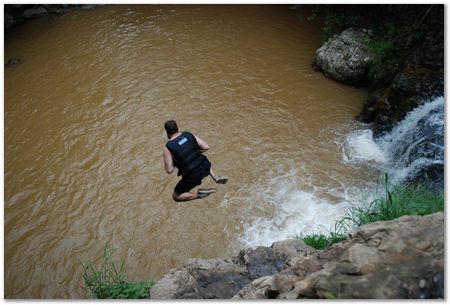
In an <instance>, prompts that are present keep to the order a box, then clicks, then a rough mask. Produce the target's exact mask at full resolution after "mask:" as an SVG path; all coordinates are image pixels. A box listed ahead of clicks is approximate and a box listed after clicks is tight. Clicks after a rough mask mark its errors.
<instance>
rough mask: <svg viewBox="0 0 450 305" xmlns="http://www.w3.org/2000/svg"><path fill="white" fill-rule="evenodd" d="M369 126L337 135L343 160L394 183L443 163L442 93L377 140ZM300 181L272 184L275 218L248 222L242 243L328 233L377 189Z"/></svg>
mask: <svg viewBox="0 0 450 305" xmlns="http://www.w3.org/2000/svg"><path fill="white" fill-rule="evenodd" d="M367 128H368V125H361V129H358V130H355V131H352V132H350V133H349V134H348V135H347V136H346V138H345V140H344V143H342V145H341V141H340V140H339V139H338V140H336V144H337V145H338V146H341V149H342V162H343V163H344V164H347V165H348V166H350V167H360V166H364V165H370V166H371V167H373V168H375V169H377V170H379V171H380V173H383V172H386V173H388V175H389V177H390V180H391V182H393V183H401V182H403V181H406V180H407V179H410V178H411V177H414V175H416V174H417V173H419V172H420V171H421V170H423V169H425V168H427V167H429V166H433V165H434V166H435V165H438V166H443V164H444V98H443V97H439V98H436V99H435V100H432V101H430V102H428V103H425V104H423V105H421V106H419V107H417V108H416V109H414V110H413V111H411V112H410V113H408V115H407V116H406V117H405V118H404V119H403V120H402V121H401V122H400V123H398V125H397V126H396V127H395V128H394V129H393V130H392V131H391V132H390V133H388V134H386V135H384V136H382V137H381V138H378V139H374V138H373V133H372V131H371V130H370V129H367ZM294 180H295V179H294ZM301 184H302V183H301V182H299V181H292V179H291V180H286V179H279V181H277V182H276V183H273V184H272V185H270V187H269V189H268V190H267V193H266V194H264V195H265V196H268V197H270V201H271V202H272V207H273V208H274V213H273V217H272V218H271V219H269V218H264V217H260V218H257V219H256V220H254V221H253V222H252V223H251V224H248V225H246V226H245V228H244V234H243V236H242V238H241V242H243V243H244V244H245V245H247V246H251V247H256V246H261V245H262V246H270V245H271V244H272V243H273V242H275V241H277V240H282V239H286V238H292V237H294V236H296V235H308V234H312V233H327V232H328V231H329V230H330V229H332V227H333V224H334V223H335V221H336V220H339V219H340V218H341V217H342V216H343V215H344V214H345V210H346V209H347V208H349V207H351V206H354V205H357V204H360V203H361V199H362V195H361V194H366V196H370V194H373V192H374V191H375V188H376V181H367V183H366V184H362V185H344V186H342V187H340V188H336V189H331V190H328V192H324V191H323V190H320V188H319V187H312V188H313V190H312V191H311V190H303V189H301V187H299V185H301ZM326 193H328V195H330V194H332V195H333V196H335V197H337V198H339V200H338V202H337V203H336V202H330V201H329V200H328V199H327V194H326ZM366 199H367V198H366Z"/></svg>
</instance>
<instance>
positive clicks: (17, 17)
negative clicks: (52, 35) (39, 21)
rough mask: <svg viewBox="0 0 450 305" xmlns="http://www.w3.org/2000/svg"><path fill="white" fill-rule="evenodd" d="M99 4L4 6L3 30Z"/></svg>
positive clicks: (87, 8) (91, 7) (94, 6)
mask: <svg viewBox="0 0 450 305" xmlns="http://www.w3.org/2000/svg"><path fill="white" fill-rule="evenodd" d="M97 6H99V4H5V12H4V18H5V19H4V28H5V30H6V31H8V30H10V29H12V28H13V27H15V26H17V25H19V24H21V23H24V22H26V21H28V20H32V19H35V18H38V17H41V16H48V15H62V14H65V13H67V12H68V11H69V10H71V9H83V10H90V9H94V8H96V7H97Z"/></svg>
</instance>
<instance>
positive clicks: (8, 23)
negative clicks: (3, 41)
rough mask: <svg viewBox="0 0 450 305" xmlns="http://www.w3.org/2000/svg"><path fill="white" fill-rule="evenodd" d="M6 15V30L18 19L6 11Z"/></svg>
mask: <svg viewBox="0 0 450 305" xmlns="http://www.w3.org/2000/svg"><path fill="white" fill-rule="evenodd" d="M4 16H5V22H4V26H5V30H9V29H11V28H12V27H14V26H15V25H16V24H17V20H16V19H15V18H14V17H13V16H12V15H11V14H8V13H5V15H4Z"/></svg>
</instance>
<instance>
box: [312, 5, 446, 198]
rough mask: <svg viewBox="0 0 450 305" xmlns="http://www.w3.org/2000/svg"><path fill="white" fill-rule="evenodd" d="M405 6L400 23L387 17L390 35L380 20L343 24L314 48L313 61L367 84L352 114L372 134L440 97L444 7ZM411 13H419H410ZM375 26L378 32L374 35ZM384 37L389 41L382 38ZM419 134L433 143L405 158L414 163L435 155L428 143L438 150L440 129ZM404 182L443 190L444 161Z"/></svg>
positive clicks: (336, 75) (342, 78)
mask: <svg viewBox="0 0 450 305" xmlns="http://www.w3.org/2000/svg"><path fill="white" fill-rule="evenodd" d="M396 9H401V8H399V7H393V6H391V7H389V8H388V6H385V7H382V6H378V7H377V8H375V10H378V11H377V12H378V13H379V14H380V15H382V16H383V14H388V12H391V13H392V12H394V11H395V10H396ZM404 9H407V10H409V11H406V12H404V14H403V15H405V16H407V17H403V16H402V17H401V18H403V19H404V20H403V21H402V24H400V23H397V24H396V23H395V21H390V20H389V19H387V20H386V23H387V24H389V25H390V27H386V29H388V30H389V31H390V32H392V33H393V34H384V33H382V34H380V33H379V32H380V30H382V29H385V28H382V29H381V27H382V25H379V24H380V23H381V22H378V23H374V22H373V23H372V24H371V23H370V22H369V23H368V24H366V25H367V26H368V27H367V28H353V27H350V28H347V29H345V30H343V31H342V32H341V33H337V34H335V35H334V36H332V37H331V38H330V39H328V40H327V41H326V42H325V43H324V44H323V46H322V47H320V48H319V49H318V50H317V52H316V57H315V60H314V63H313V66H314V67H315V68H316V69H317V70H319V71H322V72H323V73H324V74H325V75H326V76H327V77H329V78H332V79H334V80H337V81H339V82H343V83H346V84H349V85H353V86H365V87H367V88H369V97H368V98H367V100H366V103H365V105H364V107H363V109H362V110H361V112H360V113H359V114H358V115H357V116H356V119H357V120H359V121H361V122H364V123H369V124H371V128H372V131H373V134H374V137H375V138H380V137H382V136H383V135H385V134H386V133H388V132H390V131H391V130H392V129H393V128H394V127H395V126H396V125H397V124H398V123H399V122H400V121H401V120H403V119H404V118H405V117H406V115H407V114H408V113H409V112H410V111H411V110H413V109H415V108H416V107H418V106H420V105H422V104H424V103H427V102H429V101H431V100H433V99H435V98H437V97H440V96H444V26H443V25H444V11H443V9H444V6H443V5H426V6H422V7H418V6H417V7H413V8H411V7H407V8H404ZM355 12H356V13H359V14H361V16H363V17H364V14H365V13H364V12H361V10H358V9H355ZM413 13H414V14H415V16H418V17H420V18H412V17H411V16H409V15H408V14H411V15H412V14H413ZM392 14H393V13H392ZM375 15H376V14H375ZM341 16H343V15H341ZM365 17H367V16H365ZM394 17H395V15H394ZM401 18H400V19H401ZM408 18H409V19H408ZM362 19H363V18H362ZM360 24H363V23H362V22H360ZM370 26H372V27H373V28H370ZM376 27H378V28H376ZM377 31H378V37H377V38H374V37H375V36H376V35H375V34H374V33H375V32H377ZM382 35H385V36H382ZM384 37H388V38H390V39H392V41H383V40H382V38H384ZM377 39H378V40H377ZM374 41H376V42H374ZM413 41H414V42H413ZM399 42H403V43H405V46H398V44H399ZM387 50H389V51H387ZM389 52H391V53H395V54H396V55H395V56H397V57H395V56H394V55H391V54H390V53H389ZM380 53H382V54H383V56H384V57H381V55H380ZM399 54H401V56H400V55H399ZM377 58H378V61H377ZM380 58H381V59H383V60H381V59H380ZM393 58H395V59H393ZM380 75H382V76H383V77H380ZM380 78H383V79H382V80H380ZM421 133H423V134H421V135H420V138H422V139H424V140H422V141H423V142H427V143H431V144H428V148H425V149H421V150H422V152H419V153H417V154H412V158H411V159H410V160H409V161H408V163H413V162H414V161H415V159H414V158H416V159H419V158H421V157H425V158H433V156H434V155H435V154H436V152H434V151H433V148H432V147H431V146H433V145H434V147H439V149H440V147H443V134H442V135H441V134H437V135H436V133H435V130H433V128H428V127H427V126H424V128H422V129H421ZM424 145H425V144H424ZM422 146H423V145H422ZM405 149H407V148H406V147H405ZM438 154H440V153H438ZM405 182H407V183H409V182H419V183H423V184H427V185H430V189H433V190H442V189H443V187H444V185H443V182H444V166H443V163H442V164H440V163H435V164H430V166H428V167H426V168H423V169H421V170H420V171H418V172H417V173H416V174H415V175H414V176H412V177H409V178H408V181H405Z"/></svg>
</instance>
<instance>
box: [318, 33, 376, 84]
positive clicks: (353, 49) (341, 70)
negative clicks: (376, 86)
mask: <svg viewBox="0 0 450 305" xmlns="http://www.w3.org/2000/svg"><path fill="white" fill-rule="evenodd" d="M366 35H368V32H367V31H366V30H364V29H354V28H349V29H347V30H345V31H343V32H342V33H341V34H340V35H335V36H333V37H332V38H330V39H329V40H328V41H327V42H325V43H324V44H323V45H322V46H321V47H320V48H319V49H317V51H316V57H315V60H314V64H313V66H314V68H315V69H317V70H319V71H323V73H324V74H325V75H326V76H327V77H329V78H332V79H335V80H337V81H340V82H343V83H346V84H350V85H354V86H363V85H366V84H367V73H368V69H369V64H370V62H371V61H372V60H373V55H372V53H371V52H370V50H369V48H368V46H367V45H366V43H365V42H364V41H365V37H366Z"/></svg>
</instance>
